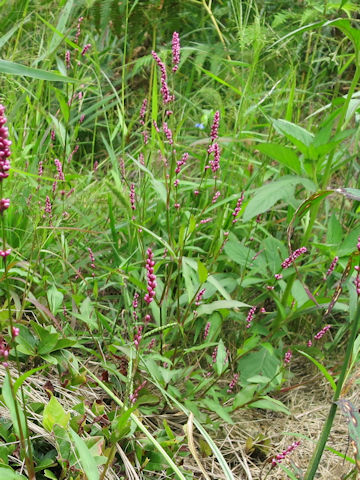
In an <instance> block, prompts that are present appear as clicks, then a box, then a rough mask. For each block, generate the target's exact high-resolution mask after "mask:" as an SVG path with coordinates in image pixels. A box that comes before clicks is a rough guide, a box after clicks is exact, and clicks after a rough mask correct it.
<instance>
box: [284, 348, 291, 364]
mask: <svg viewBox="0 0 360 480" xmlns="http://www.w3.org/2000/svg"><path fill="white" fill-rule="evenodd" d="M291 357H292V352H291V350H288V351H287V352H286V353H285V356H284V363H290V360H291Z"/></svg>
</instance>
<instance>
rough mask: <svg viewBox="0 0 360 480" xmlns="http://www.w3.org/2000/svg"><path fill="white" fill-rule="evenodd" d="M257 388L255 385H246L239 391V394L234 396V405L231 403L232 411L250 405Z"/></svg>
mask: <svg viewBox="0 0 360 480" xmlns="http://www.w3.org/2000/svg"><path fill="white" fill-rule="evenodd" d="M257 388H258V386H257V385H253V384H252V385H246V386H245V387H244V388H242V389H241V391H240V392H239V393H237V394H236V395H235V398H234V403H233V406H232V408H233V410H235V409H236V408H239V407H242V406H243V405H245V404H247V403H250V402H251V400H252V399H253V397H254V393H255V392H256V390H257Z"/></svg>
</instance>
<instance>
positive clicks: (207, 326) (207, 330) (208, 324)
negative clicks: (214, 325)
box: [204, 322, 211, 340]
mask: <svg viewBox="0 0 360 480" xmlns="http://www.w3.org/2000/svg"><path fill="white" fill-rule="evenodd" d="M210 327H211V323H210V322H208V323H207V324H206V325H205V330H204V340H206V339H207V337H208V335H209V331H210Z"/></svg>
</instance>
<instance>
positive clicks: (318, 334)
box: [314, 325, 331, 340]
mask: <svg viewBox="0 0 360 480" xmlns="http://www.w3.org/2000/svg"><path fill="white" fill-rule="evenodd" d="M330 328H331V325H326V326H325V327H324V328H323V329H321V330H320V332H318V333H317V334H316V335H315V336H314V339H315V340H320V338H322V337H323V336H324V335H325V333H326V332H327V331H328V330H330Z"/></svg>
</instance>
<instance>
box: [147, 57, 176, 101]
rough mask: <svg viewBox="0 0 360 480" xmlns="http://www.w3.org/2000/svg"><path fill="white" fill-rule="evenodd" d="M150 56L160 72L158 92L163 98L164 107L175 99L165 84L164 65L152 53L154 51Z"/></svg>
mask: <svg viewBox="0 0 360 480" xmlns="http://www.w3.org/2000/svg"><path fill="white" fill-rule="evenodd" d="M151 55H152V56H153V58H154V60H155V62H156V63H157V64H158V67H159V68H160V72H161V79H160V81H161V89H160V92H161V95H162V97H163V102H164V104H165V105H166V104H167V103H170V102H172V101H174V100H175V97H174V95H171V94H170V89H169V86H168V84H167V74H166V67H165V64H164V63H163V62H162V61H161V60H160V58H159V56H158V55H157V53H156V52H154V50H153V51H152V52H151Z"/></svg>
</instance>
